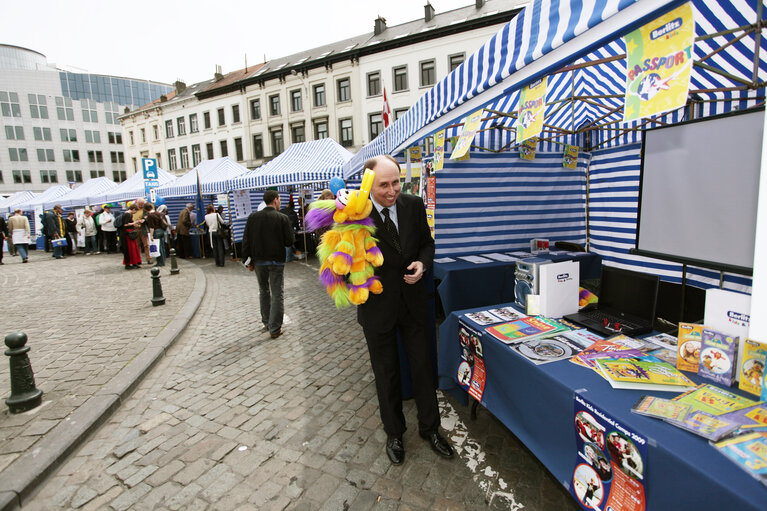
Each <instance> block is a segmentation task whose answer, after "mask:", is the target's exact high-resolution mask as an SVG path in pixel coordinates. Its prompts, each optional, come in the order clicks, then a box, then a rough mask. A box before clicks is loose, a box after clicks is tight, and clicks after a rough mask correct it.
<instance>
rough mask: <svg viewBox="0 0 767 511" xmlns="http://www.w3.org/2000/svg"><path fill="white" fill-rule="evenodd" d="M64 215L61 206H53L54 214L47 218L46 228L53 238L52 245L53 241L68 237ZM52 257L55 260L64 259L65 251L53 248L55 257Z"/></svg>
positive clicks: (59, 247) (60, 248)
mask: <svg viewBox="0 0 767 511" xmlns="http://www.w3.org/2000/svg"><path fill="white" fill-rule="evenodd" d="M63 213H64V208H62V207H61V205H60V204H56V205H55V206H53V214H51V215H49V216H48V218H47V224H46V226H45V227H46V229H47V232H48V233H49V235H50V237H51V244H52V243H53V240H57V239H61V238H64V237H65V236H66V233H67V229H66V226H65V224H64V219H63V218H62V216H61V215H62V214H63ZM51 257H53V258H55V259H64V249H63V248H62V247H61V246H58V247H53V255H52V256H51Z"/></svg>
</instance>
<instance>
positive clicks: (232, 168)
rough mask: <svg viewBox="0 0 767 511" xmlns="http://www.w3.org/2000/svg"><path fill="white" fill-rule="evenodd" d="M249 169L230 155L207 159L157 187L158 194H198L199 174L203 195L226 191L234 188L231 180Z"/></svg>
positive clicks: (185, 195)
mask: <svg viewBox="0 0 767 511" xmlns="http://www.w3.org/2000/svg"><path fill="white" fill-rule="evenodd" d="M247 171H248V169H247V168H246V167H243V166H242V165H240V164H239V163H237V162H236V161H234V160H233V159H231V158H230V157H228V156H225V157H223V158H216V159H214V160H205V161H203V162H200V164H199V165H197V166H196V167H195V168H193V169H192V170H190V171H189V172H187V173H186V174H184V175H183V176H181V177H179V178H178V179H176V180H175V181H173V182H171V183H168V184H166V185H163V186H160V187H159V188H158V189H157V194H158V195H160V196H161V197H192V196H195V195H197V176H198V175H199V176H200V177H199V179H200V187H201V188H202V191H201V192H202V194H203V195H209V194H214V193H226V192H228V191H229V190H233V188H232V187H231V181H232V180H233V179H234V178H236V177H237V176H239V175H240V174H243V173H245V172H247Z"/></svg>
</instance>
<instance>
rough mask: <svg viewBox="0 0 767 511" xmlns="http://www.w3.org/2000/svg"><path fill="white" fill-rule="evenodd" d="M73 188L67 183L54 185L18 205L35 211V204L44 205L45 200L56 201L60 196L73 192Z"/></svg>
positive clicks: (26, 209) (23, 208)
mask: <svg viewBox="0 0 767 511" xmlns="http://www.w3.org/2000/svg"><path fill="white" fill-rule="evenodd" d="M71 191H72V189H71V188H69V187H68V186H67V185H53V186H51V187H50V188H48V189H47V190H45V191H44V192H42V193H40V194H39V195H36V196H35V197H32V198H31V199H29V200H27V201H25V202H22V203H20V204H17V206H16V207H18V208H21V209H22V210H23V211H34V209H35V206H42V205H43V204H44V203H45V202H48V201H52V200H53V201H55V200H56V199H58V198H59V197H63V196H64V195H66V194H68V193H69V192H71Z"/></svg>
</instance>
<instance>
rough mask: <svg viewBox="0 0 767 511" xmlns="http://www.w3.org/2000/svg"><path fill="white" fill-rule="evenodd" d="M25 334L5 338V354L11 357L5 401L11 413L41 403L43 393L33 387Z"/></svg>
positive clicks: (15, 333) (33, 377)
mask: <svg viewBox="0 0 767 511" xmlns="http://www.w3.org/2000/svg"><path fill="white" fill-rule="evenodd" d="M25 344H27V334H25V333H24V332H14V333H12V334H8V335H6V336H5V345H6V346H8V348H9V349H7V350H5V354H6V355H8V356H9V357H11V359H10V360H9V362H10V364H11V397H9V398H8V399H6V400H5V404H7V405H8V408H9V409H10V411H11V413H20V412H26V411H27V410H31V409H32V408H35V407H37V406H40V403H41V402H42V401H43V391H42V390H40V389H38V388H37V387H35V375H34V373H33V372H32V365H31V364H30V363H29V356H27V352H28V351H29V346H25Z"/></svg>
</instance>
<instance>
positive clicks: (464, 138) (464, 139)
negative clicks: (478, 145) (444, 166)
mask: <svg viewBox="0 0 767 511" xmlns="http://www.w3.org/2000/svg"><path fill="white" fill-rule="evenodd" d="M484 113H485V109H484V108H480V109H479V110H477V111H476V112H474V113H473V114H471V115H470V116H469V117H467V118H466V120H465V121H464V123H463V131H461V136H460V137H458V143H457V144H455V145H454V146H453V154H451V155H450V159H451V160H459V159H461V157H463V156H465V155H466V154H468V152H469V147H471V143H472V142H474V135H475V134H476V133H477V130H478V129H479V124H480V122H481V121H482V115H483V114H484Z"/></svg>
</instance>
